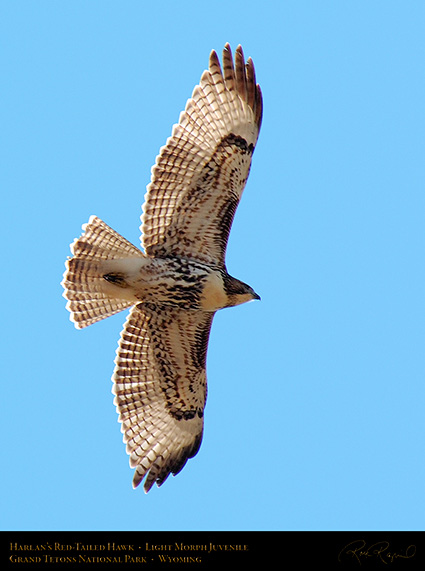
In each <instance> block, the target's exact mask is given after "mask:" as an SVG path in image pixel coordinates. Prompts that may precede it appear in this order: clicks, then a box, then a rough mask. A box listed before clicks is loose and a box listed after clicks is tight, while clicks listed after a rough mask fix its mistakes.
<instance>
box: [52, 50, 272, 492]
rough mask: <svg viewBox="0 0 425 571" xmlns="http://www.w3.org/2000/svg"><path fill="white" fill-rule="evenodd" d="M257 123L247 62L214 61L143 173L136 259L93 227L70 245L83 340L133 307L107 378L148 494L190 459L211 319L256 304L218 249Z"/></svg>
mask: <svg viewBox="0 0 425 571" xmlns="http://www.w3.org/2000/svg"><path fill="white" fill-rule="evenodd" d="M261 118H262V96H261V90H260V87H259V86H258V85H257V84H256V82H255V72H254V65H253V63H252V60H251V58H249V59H248V61H247V62H246V64H245V61H244V56H243V52H242V48H241V47H240V46H239V47H238V48H237V49H236V53H235V60H234V62H233V58H232V53H231V50H230V46H229V45H228V44H226V46H225V48H224V50H223V70H221V68H220V62H219V59H218V57H217V54H216V52H215V51H213V52H211V55H210V61H209V70H207V71H205V72H204V73H203V75H202V77H201V81H200V84H199V85H197V86H196V87H195V89H194V91H193V94H192V98H191V99H189V100H188V102H187V104H186V109H185V111H183V112H182V113H181V115H180V118H179V123H178V124H177V125H174V127H173V131H172V135H171V137H170V138H169V139H168V140H167V143H166V145H165V146H164V147H162V148H161V150H160V154H159V155H158V157H157V159H156V163H155V165H154V166H153V168H152V176H151V182H150V184H149V185H148V187H147V193H146V196H145V204H144V206H143V215H142V218H141V220H142V225H141V231H142V237H141V242H142V246H143V248H144V253H143V252H142V251H141V250H139V248H136V247H135V246H133V245H132V244H131V243H130V242H128V241H127V240H125V239H124V238H123V237H122V236H120V235H119V234H118V233H117V232H115V231H114V230H112V228H110V227H109V226H107V225H106V224H105V223H104V222H102V220H100V219H99V218H97V217H96V216H91V218H90V220H89V222H88V223H87V224H85V225H84V226H83V230H84V232H83V234H82V236H81V237H80V238H78V239H76V240H75V241H74V243H73V244H72V245H71V251H72V254H73V257H72V258H70V259H68V261H67V262H66V268H67V269H66V271H65V274H64V278H63V282H62V285H63V287H64V290H65V291H64V297H65V298H66V299H67V300H68V303H67V309H68V310H69V311H70V312H71V320H72V321H73V322H74V324H75V326H76V327H77V328H83V327H86V326H87V325H91V324H92V323H95V322H96V321H99V320H101V319H103V318H105V317H108V316H109V315H113V314H114V313H117V312H119V311H122V310H123V309H126V308H128V307H131V310H130V313H129V315H128V318H127V321H126V323H125V325H124V329H123V331H122V333H121V339H120V341H119V346H118V349H117V357H116V359H115V370H114V374H113V377H112V381H113V383H114V385H113V389H112V391H113V393H114V394H115V399H114V404H115V405H116V407H117V412H118V414H119V421H120V422H121V430H122V432H123V434H124V442H125V443H126V445H127V452H128V454H129V455H130V465H131V467H133V468H135V473H134V478H133V486H134V487H136V486H138V485H139V484H140V482H141V481H142V480H143V478H144V477H145V476H146V480H145V483H144V489H145V491H146V492H148V491H149V490H150V489H151V487H152V486H153V484H154V483H155V482H156V483H157V485H158V486H160V485H161V484H162V483H163V482H164V481H165V479H166V478H167V477H168V476H169V474H170V473H172V474H173V475H175V474H177V473H178V472H180V470H181V469H182V468H183V466H184V465H185V463H186V462H187V460H188V458H192V457H193V456H195V454H196V453H197V452H198V450H199V447H200V444H201V441H202V433H203V422H204V421H203V416H204V407H205V401H206V395H207V380H206V355H207V346H208V338H209V333H210V329H211V323H212V320H213V317H214V314H215V312H216V311H217V310H218V309H222V308H224V307H231V306H234V305H239V304H241V303H245V302H246V301H250V300H253V299H260V298H259V296H258V295H257V294H256V293H255V292H254V290H253V289H252V288H251V287H250V286H248V285H247V284H245V283H243V282H241V281H239V280H237V279H235V278H233V277H232V276H230V275H229V274H228V273H227V269H226V265H225V254H226V246H227V241H228V237H229V232H230V228H231V225H232V222H233V217H234V214H235V211H236V208H237V206H238V203H239V200H240V198H241V195H242V191H243V189H244V187H245V184H246V181H247V178H248V174H249V170H250V165H251V158H252V154H253V151H254V147H255V144H256V142H257V138H258V133H259V130H260V125H261Z"/></svg>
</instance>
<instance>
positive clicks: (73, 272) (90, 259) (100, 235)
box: [62, 216, 143, 329]
mask: <svg viewBox="0 0 425 571" xmlns="http://www.w3.org/2000/svg"><path fill="white" fill-rule="evenodd" d="M83 231H84V232H83V234H82V235H81V237H80V238H77V239H76V240H74V242H73V243H72V244H71V252H72V254H73V256H74V257H72V258H69V259H68V260H67V262H66V271H65V273H64V275H63V280H62V287H63V288H64V293H63V296H64V297H65V299H67V300H68V303H67V304H66V308H67V309H68V310H69V311H70V313H71V315H70V319H71V321H73V322H74V324H75V327H77V328H78V329H82V328H83V327H87V326H88V325H91V324H92V323H96V321H100V320H101V319H104V318H105V317H109V316H110V315H114V314H115V313H118V312H120V311H122V310H124V309H126V308H127V307H130V306H131V305H133V304H134V301H130V300H126V299H122V298H118V297H114V296H113V294H111V291H110V289H111V288H110V287H109V288H108V283H107V282H106V281H105V279H104V278H103V276H104V274H105V271H106V267H107V264H108V261H111V260H117V259H124V258H135V257H136V258H143V254H142V252H141V251H140V250H139V249H138V248H136V247H135V246H133V244H131V243H130V242H128V241H127V240H126V239H125V238H123V237H122V236H121V235H120V234H118V232H115V230H113V229H112V228H110V227H109V226H108V225H107V224H105V223H104V222H103V221H102V220H100V218H97V217H96V216H91V217H90V220H89V221H88V223H87V224H84V225H83Z"/></svg>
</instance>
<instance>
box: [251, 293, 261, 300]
mask: <svg viewBox="0 0 425 571" xmlns="http://www.w3.org/2000/svg"><path fill="white" fill-rule="evenodd" d="M252 297H253V299H258V300H259V301H261V297H260V296H259V295H258V293H255V291H254V294H253V296H252Z"/></svg>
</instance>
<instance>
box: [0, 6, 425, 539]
mask: <svg viewBox="0 0 425 571" xmlns="http://www.w3.org/2000/svg"><path fill="white" fill-rule="evenodd" d="M0 12H1V13H0V43H1V45H0V57H1V69H2V72H1V79H0V81H1V82H2V87H1V92H2V105H1V111H0V113H1V125H2V127H1V132H2V137H1V143H0V144H1V149H0V151H1V157H2V161H1V162H2V168H1V171H0V178H1V180H0V185H1V189H2V196H3V207H2V209H1V211H0V217H1V228H2V234H3V236H2V244H3V251H2V270H3V272H2V274H3V277H2V279H1V281H0V287H1V294H2V299H3V304H2V317H1V322H2V327H3V332H4V334H3V339H2V352H3V355H2V362H3V371H2V376H3V391H2V392H3V412H2V415H1V420H2V425H3V426H2V430H1V434H2V435H3V443H2V450H3V454H2V458H3V460H2V462H3V466H2V496H3V497H2V505H3V507H2V509H1V510H0V514H1V515H0V527H1V529H14V530H43V529H44V530H47V529H49V530H355V529H368V530H376V529H394V530H408V529H410V530H418V529H423V528H424V524H425V522H424V519H425V516H424V514H425V501H424V486H423V483H424V481H425V459H424V454H423V451H424V448H425V442H424V440H425V438H424V434H425V430H424V429H425V420H424V412H423V411H424V398H425V383H424V373H425V359H424V355H425V351H424V349H425V325H424V324H425V317H424V291H425V263H424V245H425V244H424V207H425V192H424V181H425V177H424V174H425V172H424V151H425V139H424V132H425V124H424V123H425V121H424V119H425V112H424V100H425V75H424V64H425V35H424V33H423V22H424V18H425V5H424V3H423V2H421V1H417V2H415V1H409V2H392V1H391V0H385V1H374V2H370V1H361V0H360V1H359V0H357V1H346V2H340V1H334V2H332V1H327V0H324V1H322V2H307V1H303V0H300V1H297V2H295V1H284V0H281V1H279V2H264V3H263V4H261V7H259V5H258V2H252V1H250V0H247V1H245V2H244V3H243V5H241V3H240V2H233V1H226V2H224V1H221V0H219V1H217V2H214V3H213V4H211V3H202V2H193V1H186V2H171V1H165V2H162V3H161V7H159V6H157V5H156V4H155V3H148V2H141V1H139V2H138V1H121V2H117V1H115V2H112V1H102V2H98V1H96V0H91V1H90V2H83V1H80V0H73V1H72V2H71V1H63V2H55V1H53V0H52V1H46V0H38V1H37V2H30V1H27V2H25V1H19V0H18V1H11V0H9V1H7V0H6V1H5V2H2V6H1V9H0ZM225 42H230V43H231V45H232V47H233V48H236V46H237V44H239V43H241V44H242V46H243V48H244V51H245V55H246V57H248V56H252V58H253V60H254V63H255V66H256V71H257V79H258V81H259V82H260V84H261V87H262V90H263V94H264V119H263V127H262V131H261V134H260V139H259V143H258V146H257V149H256V152H255V155H254V161H253V166H252V170H251V175H250V178H249V181H248V185H247V188H246V191H245V194H244V197H243V200H242V203H241V205H240V207H239V209H238V212H237V215H236V219H235V223H234V226H233V229H232V233H231V237H230V243H229V248H228V258H227V264H228V268H229V271H230V273H231V274H232V275H234V276H237V277H238V278H240V279H242V280H243V281H245V282H247V283H249V284H250V285H252V287H253V288H254V289H255V290H256V291H257V292H258V293H260V295H261V297H262V301H261V302H255V303H251V304H247V305H243V306H240V307H237V308H234V309H229V310H224V311H222V312H219V313H218V314H217V315H216V318H215V321H214V325H213V330H212V335H211V340H210V346H209V354H208V379H209V395H208V402H207V408H206V416H205V421H206V427H205V433H204V440H203V444H202V447H201V450H200V452H199V453H198V455H197V456H196V457H195V458H194V459H192V460H190V461H189V462H188V463H187V465H186V467H185V468H184V470H183V471H182V472H181V473H180V474H179V475H178V476H177V477H175V478H173V477H170V478H169V479H168V480H167V482H166V483H165V484H164V485H163V486H162V487H161V488H159V489H158V488H156V487H155V488H153V489H152V491H151V492H150V493H149V494H148V495H145V494H144V493H143V491H142V489H141V488H139V489H137V490H133V489H132V486H131V479H132V471H131V470H130V468H129V465H128V457H127V455H126V453H125V447H124V445H123V443H122V435H121V432H120V429H119V425H118V423H117V416H116V412H115V407H114V406H113V404H112V398H113V397H112V394H111V392H110V391H111V381H110V377H111V374H112V370H113V359H114V356H115V349H116V346H117V342H118V338H119V333H120V331H121V328H122V324H123V322H124V320H125V314H121V315H118V316H114V317H112V318H109V319H108V320H106V321H104V322H101V323H98V324H96V325H93V326H91V327H89V328H88V329H86V330H83V331H77V330H76V329H74V327H73V325H72V324H71V323H70V321H69V317H68V313H67V312H66V310H65V300H64V299H63V298H62V290H61V287H60V281H61V278H62V273H63V271H64V261H65V259H66V257H67V256H68V255H69V244H70V243H71V242H72V241H73V239H74V238H75V237H76V236H78V235H79V234H80V229H81V225H82V224H83V223H84V222H87V220H88V219H89V216H90V215H91V214H96V215H98V216H99V217H101V218H102V219H103V220H104V221H105V222H107V223H108V224H109V225H111V226H112V227H113V228H115V229H116V230H117V231H119V232H120V233H122V234H123V235H124V236H125V237H126V238H128V239H129V240H131V241H132V242H133V243H135V244H138V243H139V230H138V227H139V216H140V212H141V210H140V209H141V204H142V202H143V197H144V193H145V187H146V184H147V183H148V182H149V178H150V168H151V166H152V164H153V162H154V160H155V157H156V155H157V153H158V151H159V148H160V147H161V145H163V144H164V143H165V141H166V138H167V137H168V136H169V135H170V133H171V127H172V125H173V123H175V122H176V121H177V119H178V117H179V113H180V111H181V110H182V109H183V108H184V105H185V103H186V100H187V98H188V97H189V96H190V95H191V93H192V89H193V87H194V85H195V84H196V83H197V82H198V81H199V78H200V76H201V73H202V71H203V70H204V69H205V67H206V66H207V63H208V56H209V52H210V50H211V49H216V50H221V49H222V47H223V46H224V44H225Z"/></svg>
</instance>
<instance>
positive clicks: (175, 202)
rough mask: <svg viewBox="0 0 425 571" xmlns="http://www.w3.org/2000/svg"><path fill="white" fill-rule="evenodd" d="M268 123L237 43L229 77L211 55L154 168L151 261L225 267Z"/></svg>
mask: <svg viewBox="0 0 425 571" xmlns="http://www.w3.org/2000/svg"><path fill="white" fill-rule="evenodd" d="M261 118H262V96H261V91H260V87H259V86H258V85H256V82H255V71H254V65H253V63H252V60H251V58H249V59H248V61H247V63H246V64H245V61H244V56H243V52H242V48H241V47H240V46H238V48H237V50H236V54H235V64H233V58H232V53H231V51H230V46H229V44H226V46H225V48H224V51H223V71H222V70H221V68H220V62H219V60H218V57H217V54H216V53H215V52H214V51H213V52H211V55H210V63H209V70H208V71H205V72H204V73H203V75H202V78H201V82H200V84H199V85H198V86H196V87H195V89H194V91H193V94H192V98H191V99H189V101H188V102H187V104H186V109H185V111H184V112H183V113H182V114H181V115H180V119H179V123H178V124H177V125H174V127H173V131H172V136H171V137H170V138H169V139H168V140H167V144H166V145H165V146H164V147H162V149H161V151H160V154H159V156H158V157H157V159H156V164H155V165H154V167H153V168H152V178H151V183H150V184H149V185H148V191H147V194H146V197H145V198H146V201H145V204H144V207H143V215H142V226H141V230H142V245H143V247H144V248H145V252H146V254H147V255H148V256H160V257H161V256H167V255H180V256H182V255H183V256H192V257H196V258H197V259H200V260H203V261H205V262H206V263H210V264H216V265H221V264H223V263H224V258H225V253H226V246H227V240H228V237H229V232H230V228H231V225H232V222H233V217H234V214H235V211H236V208H237V206H238V204H239V200H240V198H241V195H242V191H243V189H244V187H245V184H246V180H247V178H248V174H249V169H250V166H251V158H252V153H253V151H254V147H255V144H256V142H257V138H258V133H259V130H260V125H261Z"/></svg>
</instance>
